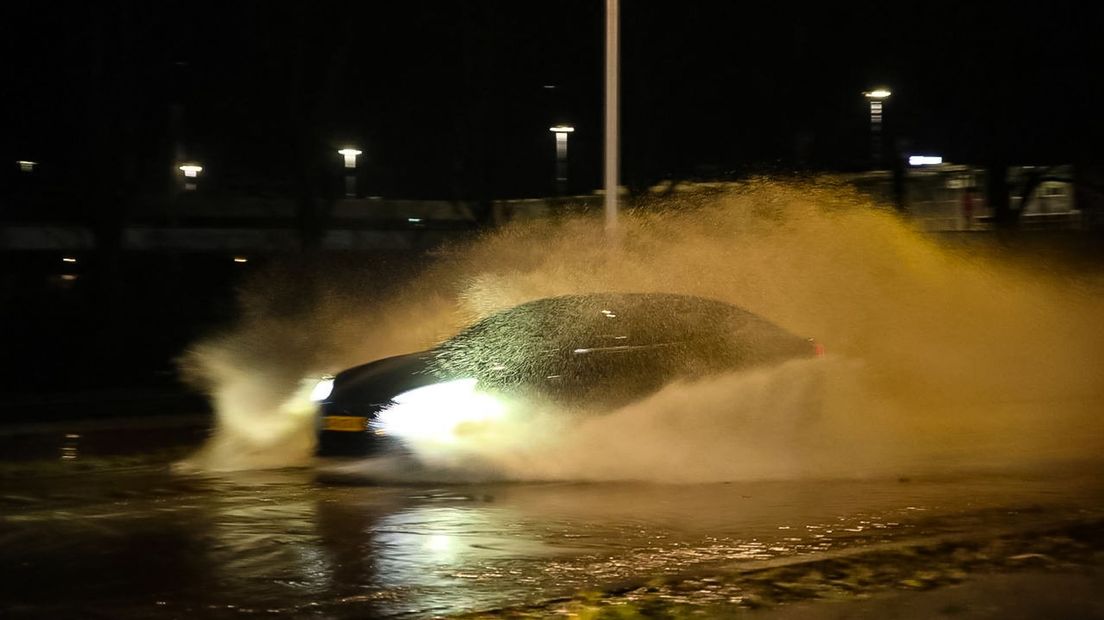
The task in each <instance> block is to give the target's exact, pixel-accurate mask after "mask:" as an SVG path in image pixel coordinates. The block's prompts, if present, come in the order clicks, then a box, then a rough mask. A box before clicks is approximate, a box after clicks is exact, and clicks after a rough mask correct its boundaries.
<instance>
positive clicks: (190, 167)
mask: <svg viewBox="0 0 1104 620" xmlns="http://www.w3.org/2000/svg"><path fill="white" fill-rule="evenodd" d="M178 169H179V170H180V171H181V172H183V173H184V191H188V192H192V191H195V188H196V181H197V179H198V178H199V173H200V172H203V166H200V165H199V164H195V163H189V164H181V165H180V166H178Z"/></svg>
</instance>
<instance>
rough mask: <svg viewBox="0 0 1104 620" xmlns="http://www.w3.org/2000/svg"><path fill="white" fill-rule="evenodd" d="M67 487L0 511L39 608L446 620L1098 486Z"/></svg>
mask: <svg viewBox="0 0 1104 620" xmlns="http://www.w3.org/2000/svg"><path fill="white" fill-rule="evenodd" d="M65 480H67V481H68V482H65ZM65 480H57V481H53V482H51V483H49V484H44V483H43V481H39V485H38V487H37V489H38V491H37V492H38V493H39V495H38V497H37V499H34V501H29V500H28V501H24V502H23V503H21V504H19V505H9V506H5V507H4V508H5V509H4V511H3V525H4V528H3V531H2V533H0V551H2V552H3V557H4V559H5V560H7V561H8V562H10V563H19V565H21V566H24V567H25V571H24V573H23V574H21V575H19V576H18V578H17V579H16V580H14V581H10V582H8V583H5V584H3V585H0V595H2V596H3V598H4V599H5V600H12V601H18V602H20V603H21V604H24V605H27V606H29V607H28V608H29V609H35V610H39V611H40V612H42V615H46V613H47V612H50V613H62V614H64V613H66V612H73V611H74V610H78V609H86V608H88V607H89V606H94V607H95V608H97V609H106V610H108V611H110V612H111V615H113V616H115V617H134V616H148V615H150V614H151V613H153V614H154V615H165V616H174V615H182V614H187V613H203V614H207V615H212V614H213V615H218V614H221V613H226V614H227V615H232V614H233V613H240V612H241V611H242V610H252V611H255V612H257V613H261V612H267V610H274V611H277V612H283V613H306V612H308V611H319V612H320V613H325V614H327V615H331V616H337V617H346V616H348V617H364V616H376V615H398V614H413V615H415V616H422V615H434V614H445V613H451V612H460V611H465V610H472V609H480V608H488V607H495V606H499V605H502V604H507V603H515V602H519V601H526V600H535V599H541V598H546V597H551V596H556V595H560V594H564V593H571V592H575V591H578V590H583V589H589V588H593V587H596V586H600V585H601V584H607V583H617V582H624V581H627V580H632V579H636V578H640V577H646V576H653V575H657V574H669V573H676V572H680V571H685V570H688V569H695V568H700V567H703V566H709V565H713V564H728V563H731V562H734V561H755V560H764V559H771V558H786V557H791V556H794V555H797V554H807V553H818V552H833V551H835V550H839V549H846V548H850V547H855V546H864V545H871V544H877V543H881V542H886V541H892V540H899V539H902V538H907V537H913V536H923V535H929V534H939V533H948V532H960V531H969V530H971V529H976V528H978V527H989V526H992V525H993V524H996V523H997V522H999V521H1001V520H1005V519H1009V518H1015V519H1020V520H1022V519H1023V518H1025V517H1024V515H1027V516H1028V517H1031V516H1032V515H1036V516H1039V517H1040V518H1043V517H1047V516H1048V515H1053V514H1056V511H1057V510H1058V507H1060V506H1074V507H1077V506H1080V507H1082V508H1083V507H1085V506H1090V507H1091V506H1099V505H1100V502H1099V501H1096V500H1097V499H1099V497H1100V492H1099V491H1100V488H1099V484H1098V483H1096V482H1095V481H1092V480H1084V479H1082V480H1080V481H1078V480H1075V479H1072V478H1065V479H1062V480H1060V481H1047V480H1033V481H1032V480H1017V479H1013V478H1004V479H1002V478H989V479H976V480H965V481H964V480H959V481H944V482H913V483H907V484H906V483H898V482H891V481H886V482H800V483H797V482H793V483H784V482H777V483H765V482H764V483H746V484H745V483H741V484H721V485H684V486H663V485H646V484H565V483H546V484H512V485H511V484H497V485H467V486H463V487H449V488H439V489H434V488H426V487H419V488H411V487H327V486H321V485H318V484H316V483H315V482H313V480H312V479H311V476H310V474H309V472H303V471H290V472H272V473H267V474H252V475H240V476H234V477H228V478H207V477H178V478H171V477H168V476H166V475H165V474H163V473H157V472H145V473H142V474H138V473H133V474H130V475H129V477H128V476H123V475H120V474H118V473H116V474H114V475H111V476H106V477H102V478H96V477H95V476H89V477H87V478H85V479H77V478H67V479H65ZM66 485H71V486H66ZM24 495H26V492H24ZM1086 498H1094V499H1093V501H1089V500H1088V499H1086ZM1041 507H1045V509H1044V508H1041ZM1016 511H1019V512H1020V516H1014V517H1011V516H1009V513H1010V512H1016ZM10 565H15V564H10ZM63 567H64V568H63ZM73 574H83V575H88V576H90V578H89V579H85V580H83V581H79V580H78V582H77V583H75V584H74V585H73V587H71V588H69V592H68V594H67V597H66V600H65V601H62V602H59V601H58V599H57V597H56V595H55V594H54V592H55V591H56V590H55V585H56V583H58V581H59V580H63V579H71V576H72V575H73ZM59 606H60V607H59ZM151 610H153V611H151ZM235 610H236V611H235Z"/></svg>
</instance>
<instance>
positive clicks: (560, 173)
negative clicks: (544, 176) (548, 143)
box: [548, 125, 575, 196]
mask: <svg viewBox="0 0 1104 620" xmlns="http://www.w3.org/2000/svg"><path fill="white" fill-rule="evenodd" d="M548 131H551V132H552V133H554V134H556V193H557V194H560V195H561V196H562V195H564V194H566V193H567V135H568V134H570V133H574V131H575V128H574V127H572V126H571V125H555V126H553V127H549V128H548Z"/></svg>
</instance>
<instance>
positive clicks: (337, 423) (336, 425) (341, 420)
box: [322, 415, 368, 433]
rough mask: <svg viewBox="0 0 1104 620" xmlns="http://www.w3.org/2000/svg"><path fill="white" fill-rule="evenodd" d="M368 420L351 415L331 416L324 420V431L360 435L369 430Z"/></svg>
mask: <svg viewBox="0 0 1104 620" xmlns="http://www.w3.org/2000/svg"><path fill="white" fill-rule="evenodd" d="M367 422H368V418H362V417H360V416H351V415H329V416H326V417H324V418H322V430H324V431H343V432H350V433H360V432H363V431H364V429H365V428H367Z"/></svg>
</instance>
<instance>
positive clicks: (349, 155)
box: [338, 148, 362, 168]
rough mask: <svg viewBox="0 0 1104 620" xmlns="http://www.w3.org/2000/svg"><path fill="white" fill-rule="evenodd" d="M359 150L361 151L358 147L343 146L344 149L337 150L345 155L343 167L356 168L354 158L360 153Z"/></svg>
mask: <svg viewBox="0 0 1104 620" xmlns="http://www.w3.org/2000/svg"><path fill="white" fill-rule="evenodd" d="M361 152H362V151H361V150H360V149H353V148H345V149H341V150H340V151H338V153H340V154H341V155H344V156H345V167H346V168H356V158H357V155H360V154H361Z"/></svg>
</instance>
